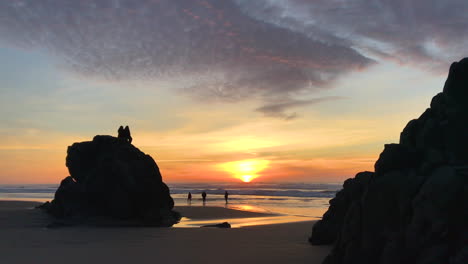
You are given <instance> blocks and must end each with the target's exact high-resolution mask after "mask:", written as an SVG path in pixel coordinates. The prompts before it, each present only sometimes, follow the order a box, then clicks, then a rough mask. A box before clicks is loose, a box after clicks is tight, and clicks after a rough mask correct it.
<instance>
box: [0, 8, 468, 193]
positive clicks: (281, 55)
mask: <svg viewBox="0 0 468 264" xmlns="http://www.w3.org/2000/svg"><path fill="white" fill-rule="evenodd" d="M466 43H468V1H466V0H446V1H439V0H412V1H408V0H391V1H390V0H373V1H370V0H368V1H365V0H355V1H344V0H314V1H311V0H255V1H252V0H223V1H221V0H30V1H26V0H5V1H1V2H0V62H1V63H0V122H1V124H2V125H1V126H0V161H1V162H0V184H18V183H22V184H23V183H24V184H25V183H58V182H59V181H60V180H61V179H62V178H64V177H66V176H68V170H67V168H66V166H65V157H66V150H67V146H69V145H71V144H73V143H74V142H81V141H89V140H92V138H93V137H94V136H95V135H98V134H99V135H105V134H108V135H114V136H116V134H117V128H118V127H119V126H120V125H128V126H130V129H131V132H132V137H133V144H134V145H135V146H136V147H138V148H139V149H140V150H142V151H144V152H145V153H148V154H150V155H151V156H152V157H153V158H154V159H155V160H156V162H157V163H158V165H159V167H160V170H161V173H162V175H163V179H164V180H165V181H166V182H207V181H209V182H214V181H217V182H220V181H240V180H242V179H249V180H254V181H259V182H262V181H263V182H341V181H342V180H344V179H346V178H349V177H353V176H354V175H355V174H356V173H357V172H359V171H364V170H373V165H374V163H375V160H376V159H377V158H378V156H379V154H380V152H381V151H382V150H383V146H384V144H386V143H395V142H398V140H399V134H400V132H401V131H402V129H403V128H404V126H405V125H406V123H407V122H408V121H409V120H411V119H414V118H417V117H418V116H419V115H420V114H421V113H422V112H424V110H425V109H426V108H427V107H428V106H429V103H430V100H431V98H432V97H433V96H434V95H435V94H437V93H438V92H440V91H442V87H443V84H444V82H445V79H446V76H447V72H448V68H449V66H450V64H451V63H452V62H453V61H458V60H460V59H462V58H463V57H465V56H467V54H468V46H467V45H466ZM249 176H250V177H249Z"/></svg>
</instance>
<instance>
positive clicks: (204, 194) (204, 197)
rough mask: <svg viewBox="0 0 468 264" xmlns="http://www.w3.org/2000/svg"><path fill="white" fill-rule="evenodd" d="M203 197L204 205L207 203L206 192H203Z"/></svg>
mask: <svg viewBox="0 0 468 264" xmlns="http://www.w3.org/2000/svg"><path fill="white" fill-rule="evenodd" d="M201 197H202V199H203V204H205V202H206V192H202V194H201Z"/></svg>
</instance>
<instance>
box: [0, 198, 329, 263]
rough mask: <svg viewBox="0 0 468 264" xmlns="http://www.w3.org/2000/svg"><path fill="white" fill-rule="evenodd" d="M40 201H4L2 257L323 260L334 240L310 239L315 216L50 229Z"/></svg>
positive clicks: (197, 211) (201, 211)
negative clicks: (233, 223) (228, 224)
mask: <svg viewBox="0 0 468 264" xmlns="http://www.w3.org/2000/svg"><path fill="white" fill-rule="evenodd" d="M37 204H40V203H37V202H23V201H0V236H2V239H1V240H0V260H1V262H2V263H15V264H23V263H25V264H26V263H50V264H55V263H57V264H58V263H63V262H67V263H72V264H73V263H80V264H81V263H113V264H118V263H132V262H136V263H155V262H160V261H164V262H168V263H219V262H222V263H225V264H226V263H227V264H229V263H271V264H275V263H321V262H322V261H323V259H324V258H325V256H326V255H327V254H328V253H329V252H330V250H331V247H329V246H312V245H310V244H309V243H308V241H307V238H308V235H309V233H310V229H311V227H312V225H313V223H314V221H304V222H295V223H279V224H264V225H255V226H243V227H242V228H228V229H224V228H154V227H138V228H136V227H109V228H96V227H81V226H75V227H64V228H52V229H51V228H44V226H45V225H44V223H45V222H46V221H48V220H50V218H49V217H48V216H47V215H46V214H45V213H43V212H41V211H40V210H30V209H31V208H33V207H34V206H35V205H37ZM179 209H180V208H179ZM183 209H185V210H186V215H187V216H190V217H192V218H191V219H192V220H193V221H195V219H197V220H200V221H205V220H204V219H206V218H208V217H215V218H214V219H217V220H219V219H224V218H223V217H225V216H226V214H227V215H229V216H230V217H233V218H230V219H237V220H240V221H241V220H245V219H251V218H271V217H276V216H273V215H271V214H262V213H253V212H246V211H239V210H232V209H226V208H216V207H215V208H213V207H205V208H203V207H192V208H183ZM187 209H189V211H190V212H189V211H187ZM254 215H255V216H257V217H252V216H254ZM234 216H235V217H234ZM258 216H260V217H258ZM236 217H237V218H236ZM280 217H281V216H280Z"/></svg>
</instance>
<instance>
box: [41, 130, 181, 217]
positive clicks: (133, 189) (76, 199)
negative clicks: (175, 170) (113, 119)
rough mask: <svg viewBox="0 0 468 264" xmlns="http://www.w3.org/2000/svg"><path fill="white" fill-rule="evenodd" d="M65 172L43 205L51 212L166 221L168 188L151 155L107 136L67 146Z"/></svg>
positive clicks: (170, 214) (169, 207) (169, 208)
mask: <svg viewBox="0 0 468 264" xmlns="http://www.w3.org/2000/svg"><path fill="white" fill-rule="evenodd" d="M67 153H68V155H67V158H66V165H67V167H68V170H69V172H70V176H68V177H66V178H65V179H64V180H62V182H61V184H60V187H59V188H58V189H57V191H56V193H55V198H54V200H53V201H52V202H51V203H46V204H44V206H43V208H44V209H45V210H46V211H47V212H48V213H50V214H52V215H54V216H56V217H57V218H60V219H64V220H68V221H74V222H76V223H86V224H100V225H107V224H109V225H114V224H116V223H117V224H122V225H145V226H172V225H173V224H174V223H176V222H177V221H178V220H179V216H178V214H177V213H175V212H173V211H172V209H173V207H174V201H173V200H172V198H171V196H170V193H169V188H168V187H167V186H166V184H164V183H163V181H162V177H161V173H160V172H159V168H158V166H157V165H156V162H155V161H154V160H153V158H151V156H149V155H146V154H145V153H143V152H141V151H140V150H139V149H137V148H136V147H134V146H133V145H131V144H129V143H128V142H125V141H123V140H120V139H118V138H115V137H111V136H96V137H94V139H93V141H90V142H81V143H75V144H73V145H72V146H70V147H68V151H67Z"/></svg>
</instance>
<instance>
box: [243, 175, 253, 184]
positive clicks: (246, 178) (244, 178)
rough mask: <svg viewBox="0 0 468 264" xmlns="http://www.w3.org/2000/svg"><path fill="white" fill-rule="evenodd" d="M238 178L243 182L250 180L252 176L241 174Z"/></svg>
mask: <svg viewBox="0 0 468 264" xmlns="http://www.w3.org/2000/svg"><path fill="white" fill-rule="evenodd" d="M240 179H241V180H242V181H243V182H251V181H252V180H253V176H252V175H242V176H241V177H240Z"/></svg>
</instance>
